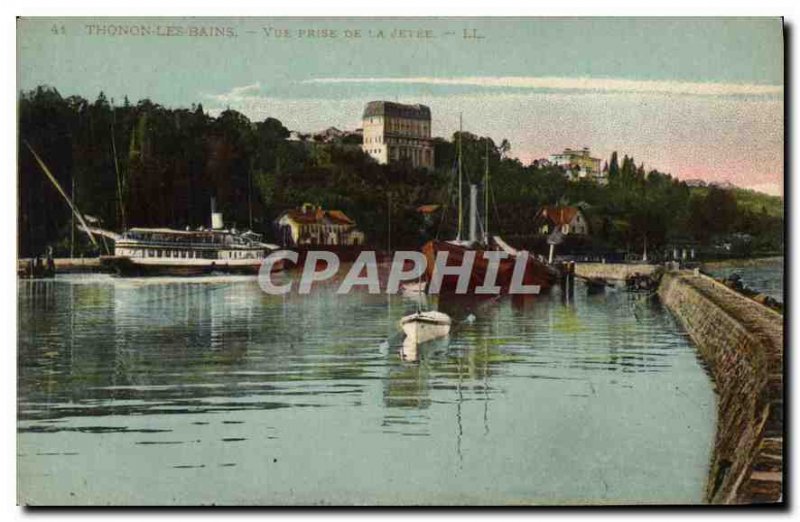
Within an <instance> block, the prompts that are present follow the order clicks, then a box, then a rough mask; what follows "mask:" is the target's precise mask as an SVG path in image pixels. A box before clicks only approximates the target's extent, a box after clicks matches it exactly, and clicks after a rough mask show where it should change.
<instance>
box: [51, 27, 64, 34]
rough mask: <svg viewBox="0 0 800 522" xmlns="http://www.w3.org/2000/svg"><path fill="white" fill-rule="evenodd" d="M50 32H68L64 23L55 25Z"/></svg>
mask: <svg viewBox="0 0 800 522" xmlns="http://www.w3.org/2000/svg"><path fill="white" fill-rule="evenodd" d="M50 32H51V33H53V34H67V30H66V28H65V27H64V26H63V25H53V27H51V28H50Z"/></svg>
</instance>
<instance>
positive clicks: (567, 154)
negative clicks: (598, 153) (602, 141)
mask: <svg viewBox="0 0 800 522" xmlns="http://www.w3.org/2000/svg"><path fill="white" fill-rule="evenodd" d="M548 163H549V164H550V165H557V166H559V167H562V168H563V169H564V171H565V173H566V175H567V178H568V179H569V180H570V181H577V180H579V179H590V180H592V181H595V182H597V183H601V184H602V183H605V182H607V172H605V171H603V170H602V169H601V168H600V164H601V161H600V158H593V157H592V155H591V153H590V151H589V148H588V147H584V148H582V149H569V148H568V149H564V151H563V152H561V153H559V154H551V155H550V158H549V160H548ZM540 164H542V163H541V162H540Z"/></svg>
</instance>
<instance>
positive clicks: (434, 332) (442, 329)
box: [400, 310, 452, 344]
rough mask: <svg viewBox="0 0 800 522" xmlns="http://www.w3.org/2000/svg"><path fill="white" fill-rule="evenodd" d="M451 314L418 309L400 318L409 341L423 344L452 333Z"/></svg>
mask: <svg viewBox="0 0 800 522" xmlns="http://www.w3.org/2000/svg"><path fill="white" fill-rule="evenodd" d="M451 323H452V321H451V320H450V316H449V315H447V314H445V313H442V312H437V311H435V310H428V311H421V310H418V311H416V312H414V313H413V314H411V315H407V316H405V317H403V318H402V319H400V327H401V328H402V329H403V332H404V333H405V334H406V339H405V341H406V342H407V343H414V344H421V343H424V342H427V341H431V340H433V339H437V338H439V337H444V336H446V335H448V334H449V333H450V325H451Z"/></svg>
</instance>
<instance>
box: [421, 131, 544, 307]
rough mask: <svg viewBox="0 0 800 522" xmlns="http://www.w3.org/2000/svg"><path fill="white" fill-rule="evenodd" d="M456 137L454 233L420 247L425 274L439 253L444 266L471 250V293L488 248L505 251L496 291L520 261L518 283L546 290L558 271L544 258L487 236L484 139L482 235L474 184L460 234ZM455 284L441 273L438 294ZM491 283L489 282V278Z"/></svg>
mask: <svg viewBox="0 0 800 522" xmlns="http://www.w3.org/2000/svg"><path fill="white" fill-rule="evenodd" d="M462 132H463V131H459V138H458V155H457V162H458V163H457V166H458V234H457V236H456V238H455V239H453V240H449V241H442V240H438V239H436V240H432V241H428V242H427V243H425V245H423V247H422V253H423V254H424V255H425V259H426V261H427V264H426V277H427V279H428V280H429V281H432V280H433V273H434V270H435V264H436V263H435V262H436V257H437V255H438V254H439V253H440V252H447V254H448V255H447V266H460V265H462V264H463V262H464V257H465V255H466V254H467V252H470V251H472V252H474V253H475V258H474V262H473V265H472V270H471V273H470V280H469V285H468V287H467V293H470V294H472V293H474V291H475V289H476V288H477V287H478V286H482V285H484V282H485V281H486V275H487V273H488V272H489V264H490V263H489V260H488V259H486V258H485V257H484V253H486V252H490V251H502V252H504V253H505V254H506V256H505V257H504V258H503V259H500V261H499V266H498V268H497V274H496V278H495V281H494V285H496V286H498V287H499V288H500V293H508V291H509V288H510V287H511V283H512V281H513V278H514V270H515V266H516V265H517V262H518V261H519V262H520V263H524V270H523V271H522V277H521V280H520V281H518V283H520V284H522V285H526V286H529V287H530V288H532V289H533V290H534V291H533V292H532V293H541V292H545V291H547V290H548V289H549V288H550V287H551V286H552V285H553V284H555V283H556V281H557V280H558V271H557V270H556V269H555V268H554V267H552V266H551V265H549V264H547V263H545V262H544V260H542V259H539V258H537V256H535V255H533V254H530V253H528V252H526V251H518V250H516V249H514V248H513V247H511V246H509V245H508V244H507V243H506V242H505V241H503V239H502V238H501V237H500V236H490V235H489V223H488V222H489V151H488V142H487V144H486V148H487V150H486V164H485V173H484V182H483V196H484V212H483V219H482V220H481V223H480V225H481V228H482V232H483V233H482V234H481V237H480V238H479V235H478V226H479V223H478V221H479V216H478V187H477V185H474V184H471V185H470V206H469V236H468V238H467V239H462V237H463V209H462V201H463V198H462V185H463V172H462V166H461V164H462V153H461V135H462ZM457 283H458V276H456V275H449V274H448V275H444V276H443V278H442V285H441V288H440V290H439V291H440V292H441V293H450V292H455V291H456V287H457ZM489 283H490V284H491V281H489Z"/></svg>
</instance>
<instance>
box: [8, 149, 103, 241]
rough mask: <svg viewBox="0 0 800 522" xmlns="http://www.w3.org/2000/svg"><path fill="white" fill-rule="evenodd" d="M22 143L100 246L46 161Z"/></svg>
mask: <svg viewBox="0 0 800 522" xmlns="http://www.w3.org/2000/svg"><path fill="white" fill-rule="evenodd" d="M22 142H23V143H24V144H25V146H26V147H28V150H30V151H31V154H33V157H34V158H35V159H36V163H38V164H39V167H40V168H41V169H42V171H43V172H44V173H45V175H46V176H47V177H48V179H49V180H50V181H51V182H52V183H53V185H54V186H55V187H56V190H58V193H59V194H61V196H62V197H63V198H64V200H66V202H67V205H69V208H70V210H72V213H73V214H74V215H75V217H76V218H78V221H80V222H81V225H83V227H84V228H85V229H86V233H87V234H88V235H89V239H91V240H92V244H93V245H94V246H99V245H98V244H97V241H96V240H95V238H94V234H92V233H91V232H90V231H89V225H87V224H86V221H85V220H84V219H83V215H82V214H81V213H80V211H79V210H78V207H76V206H75V204H74V203H73V202H72V200H71V199H70V198H69V196H67V193H66V192H64V189H62V188H61V185H60V184H59V183H58V180H56V178H55V176H53V173H52V172H50V169H48V168H47V165H45V164H44V161H42V158H40V157H39V155H38V154H36V151H35V150H33V147H31V144H30V143H28V141H27V140H22Z"/></svg>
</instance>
